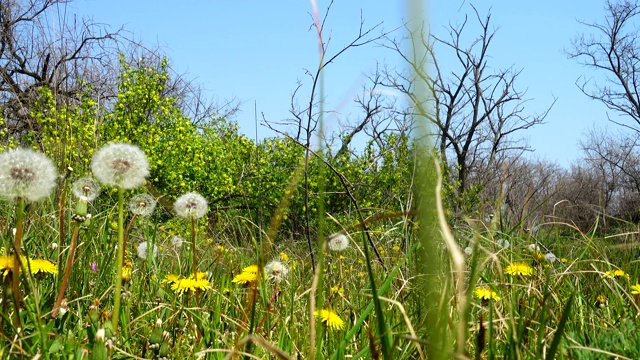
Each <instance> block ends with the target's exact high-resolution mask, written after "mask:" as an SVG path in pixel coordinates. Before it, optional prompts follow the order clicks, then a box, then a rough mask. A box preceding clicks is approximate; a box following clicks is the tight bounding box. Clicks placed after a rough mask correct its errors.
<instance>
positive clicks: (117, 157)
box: [91, 143, 149, 190]
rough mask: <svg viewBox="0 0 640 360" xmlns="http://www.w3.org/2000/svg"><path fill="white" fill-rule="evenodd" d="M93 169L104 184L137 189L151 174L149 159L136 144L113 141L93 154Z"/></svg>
mask: <svg viewBox="0 0 640 360" xmlns="http://www.w3.org/2000/svg"><path fill="white" fill-rule="evenodd" d="M91 170H92V171H93V175H94V176H95V177H96V178H97V179H98V181H100V182H101V183H103V184H104V185H108V186H113V187H117V188H120V189H127V190H128V189H135V188H137V187H139V186H140V185H142V183H143V182H144V180H145V179H146V178H147V176H149V161H148V160H147V156H146V155H145V154H144V152H143V151H142V150H140V148H139V147H137V146H135V145H131V144H125V143H111V144H108V145H105V146H103V147H102V148H100V149H98V151H96V152H95V153H94V154H93V159H91Z"/></svg>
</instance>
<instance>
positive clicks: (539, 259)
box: [531, 251, 545, 263]
mask: <svg viewBox="0 0 640 360" xmlns="http://www.w3.org/2000/svg"><path fill="white" fill-rule="evenodd" d="M531 256H533V260H534V261H535V262H537V263H541V262H543V261H544V259H545V258H544V254H543V253H541V252H540V251H535V252H534V253H533V254H531Z"/></svg>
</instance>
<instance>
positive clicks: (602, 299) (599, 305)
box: [594, 295, 609, 308]
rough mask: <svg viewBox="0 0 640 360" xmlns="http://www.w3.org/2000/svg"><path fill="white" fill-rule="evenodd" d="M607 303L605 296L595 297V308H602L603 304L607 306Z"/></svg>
mask: <svg viewBox="0 0 640 360" xmlns="http://www.w3.org/2000/svg"><path fill="white" fill-rule="evenodd" d="M608 303H609V300H608V299H607V297H606V296H605V295H598V296H597V297H596V302H595V304H594V305H595V306H596V307H597V308H603V307H605V306H607V304H608Z"/></svg>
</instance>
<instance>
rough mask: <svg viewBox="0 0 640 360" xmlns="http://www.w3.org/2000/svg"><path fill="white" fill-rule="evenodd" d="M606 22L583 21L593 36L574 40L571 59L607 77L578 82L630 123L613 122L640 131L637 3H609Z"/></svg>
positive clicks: (589, 95) (583, 36)
mask: <svg viewBox="0 0 640 360" xmlns="http://www.w3.org/2000/svg"><path fill="white" fill-rule="evenodd" d="M605 8H606V12H607V13H606V16H605V20H604V22H603V23H597V22H595V23H587V22H580V23H581V24H583V25H585V26H586V27H587V28H588V29H589V30H591V31H592V32H593V33H591V34H588V35H585V34H581V35H579V36H577V37H576V38H575V39H573V41H572V48H571V49H570V50H569V51H568V55H569V57H570V58H573V59H576V60H577V61H578V62H579V63H580V64H582V65H584V66H586V67H587V68H589V69H592V70H594V72H595V73H596V74H600V75H603V76H604V78H603V80H601V81H594V80H593V79H592V78H591V77H590V76H583V77H581V78H579V79H578V80H577V81H576V84H577V85H578V87H579V88H580V90H582V92H583V93H584V94H585V95H587V96H588V97H589V98H591V99H595V100H598V101H600V102H602V103H603V104H605V105H606V106H607V107H608V108H609V109H611V110H614V111H615V112H617V113H619V114H620V115H624V116H629V117H630V118H631V120H632V122H631V123H629V122H627V121H616V120H613V119H611V118H610V117H609V120H610V121H612V122H614V123H616V124H618V125H622V126H624V127H627V128H629V129H633V130H634V131H640V33H638V28H637V25H636V19H637V16H638V14H640V5H639V4H638V2H637V1H628V0H623V1H607V4H606V7H605Z"/></svg>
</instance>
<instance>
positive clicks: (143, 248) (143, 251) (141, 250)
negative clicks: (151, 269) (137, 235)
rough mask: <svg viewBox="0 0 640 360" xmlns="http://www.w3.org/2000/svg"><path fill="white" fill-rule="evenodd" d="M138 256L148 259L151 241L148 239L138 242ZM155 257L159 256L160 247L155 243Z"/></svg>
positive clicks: (153, 254) (153, 255)
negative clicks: (147, 240)
mask: <svg viewBox="0 0 640 360" xmlns="http://www.w3.org/2000/svg"><path fill="white" fill-rule="evenodd" d="M137 250H138V257H139V258H140V259H143V260H144V259H146V258H147V255H148V251H149V243H148V242H146V241H143V242H141V243H140V244H138V249H137ZM151 256H152V257H153V258H154V259H155V258H156V257H157V256H158V247H157V246H155V245H153V253H152V255H151Z"/></svg>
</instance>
